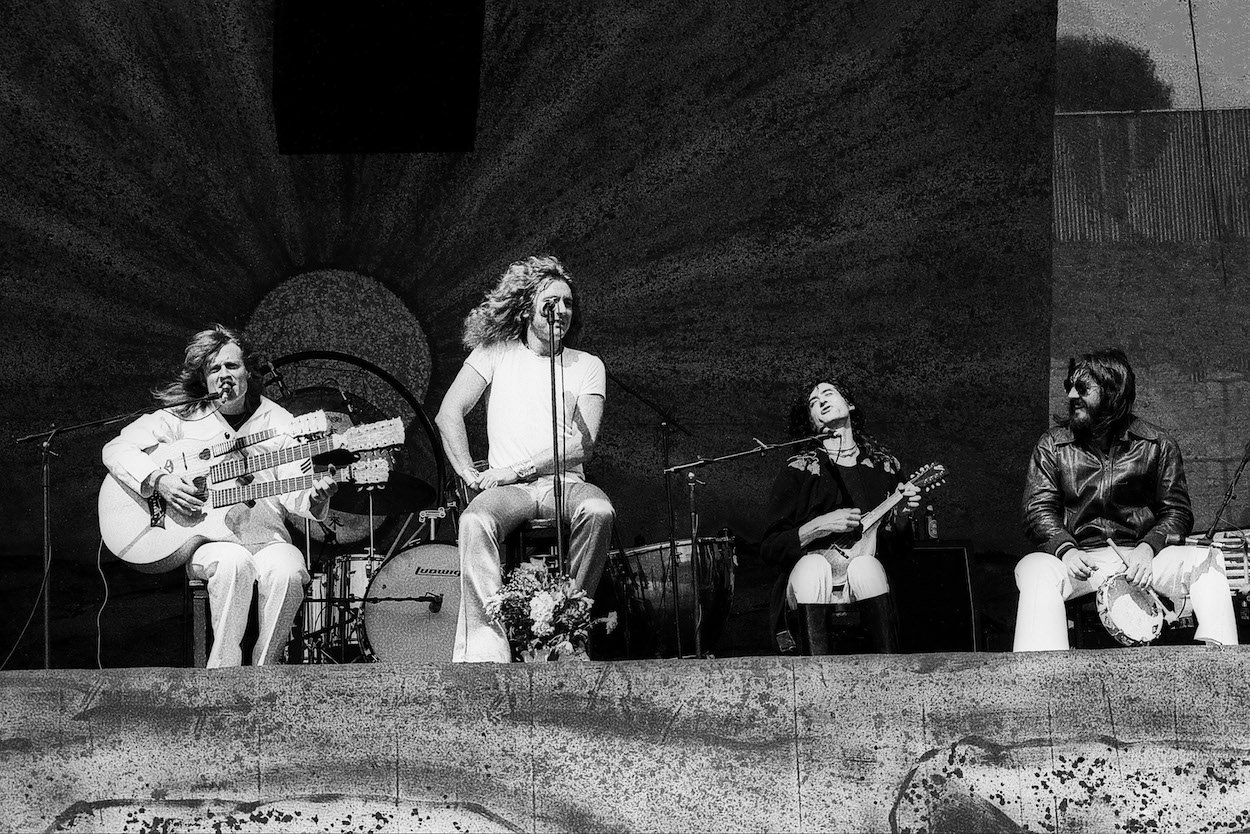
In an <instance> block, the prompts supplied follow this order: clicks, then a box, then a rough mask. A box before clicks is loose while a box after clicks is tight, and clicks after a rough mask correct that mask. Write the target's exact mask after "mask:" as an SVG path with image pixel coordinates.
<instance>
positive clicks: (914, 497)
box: [895, 482, 920, 520]
mask: <svg viewBox="0 0 1250 834" xmlns="http://www.w3.org/2000/svg"><path fill="white" fill-rule="evenodd" d="M895 491H896V492H900V493H902V494H903V495H906V496H907V500H906V501H904V502H902V503H901V504H899V505H898V509H897V510H896V512H897V513H898V515H899V516H901V517H902V519H903V520H907V519H909V518H911V517H912V516H913V515H915V514H916V510H918V509H920V488H919V487H917V486H916V485H915V484H913V483H908V482H904V483H901V484H899V485H898V489H897V490H895Z"/></svg>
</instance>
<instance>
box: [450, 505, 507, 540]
mask: <svg viewBox="0 0 1250 834" xmlns="http://www.w3.org/2000/svg"><path fill="white" fill-rule="evenodd" d="M457 526H458V528H459V531H460V534H461V535H464V534H466V533H467V534H469V535H474V534H477V535H487V536H490V537H492V538H501V537H502V534H503V531H502V530H501V529H500V525H499V519H497V518H495V517H494V516H493V515H491V514H490V513H488V512H486V511H484V510H480V509H474V508H473V507H472V506H470V507H469V508H468V509H467V510H465V511H464V512H463V513H461V515H460V520H459V522H457Z"/></svg>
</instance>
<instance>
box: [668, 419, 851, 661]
mask: <svg viewBox="0 0 1250 834" xmlns="http://www.w3.org/2000/svg"><path fill="white" fill-rule="evenodd" d="M825 437H828V435H827V434H815V435H812V436H811V437H803V438H800V439H798V440H788V441H786V442H785V443H765V442H764V441H762V440H760V439H759V438H757V437H753V438H751V439H752V440H754V441H755V447H754V448H752V449H747V450H746V451H742V452H732V453H730V454H728V455H721V456H720V457H717V458H699V459H698V460H694V461H691V462H689V463H679V464H677V465H676V466H670V467H668V468H666V469H665V470H664V478H665V483H668V481H669V476H671V475H673V474H675V473H677V472H683V471H684V472H686V481H687V483H688V484H689V487H690V498H689V500H690V566H691V570H692V572H693V579H694V587H695V591H694V622H695V629H694V653H695V657H702V656H703V636H702V635H701V634H700V633H699V632H700V629H701V626H702V623H703V600H702V599H700V598H699V587H700V576H699V539H698V535H699V531H698V524H699V514H698V511H697V509H696V506H695V495H694V493H695V485H696V484H704V485H705V486H706V483H705V482H704V481H700V480H699V479H698V478H696V477H695V475H694V472H693V471H692V470H694V469H697V468H698V467H700V466H708V465H709V464H713V463H724V462H725V461H729V460H734V459H736V458H740V457H745V456H746V455H757V454H758V455H762V454H764V453H765V452H770V451H772V450H773V449H784V448H786V447H788V446H798V445H800V444H803V443H811V442H813V441H817V440H823V439H824V438H825ZM669 500H670V502H671V500H672V498H671V493H670V498H669ZM669 516H670V518H671V517H672V509H671V503H670V510H669ZM673 552H674V554H676V544H675V543H674V544H673ZM675 560H676V557H675V556H674V561H675ZM675 581H676V580H674V583H675ZM674 605H676V600H674ZM677 653H678V655H679V656H680V655H681V627H680V625H679V626H678V636H677Z"/></svg>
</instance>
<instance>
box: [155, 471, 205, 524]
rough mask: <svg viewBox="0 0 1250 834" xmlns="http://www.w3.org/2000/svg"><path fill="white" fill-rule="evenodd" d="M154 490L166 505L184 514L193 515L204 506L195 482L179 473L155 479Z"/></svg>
mask: <svg viewBox="0 0 1250 834" xmlns="http://www.w3.org/2000/svg"><path fill="white" fill-rule="evenodd" d="M156 492H157V493H158V494H159V495H160V496H161V497H162V498H164V499H165V504H166V505H167V506H170V507H173V508H174V509H176V510H178V511H179V512H180V513H183V514H184V515H195V514H196V513H198V512H199V511H200V509H201V508H203V506H204V499H203V498H202V497H201V496H200V493H199V490H197V489H196V488H195V484H193V483H191V482H190V481H188V480H186V479H185V478H183V477H182V476H181V475H161V476H160V477H159V478H158V479H157V481H156Z"/></svg>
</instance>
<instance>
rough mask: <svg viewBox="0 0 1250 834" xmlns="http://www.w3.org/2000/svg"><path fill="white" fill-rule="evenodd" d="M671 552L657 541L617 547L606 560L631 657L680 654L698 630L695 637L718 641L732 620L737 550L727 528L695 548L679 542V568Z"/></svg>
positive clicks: (706, 641) (707, 642) (709, 642)
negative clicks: (698, 633) (673, 561)
mask: <svg viewBox="0 0 1250 834" xmlns="http://www.w3.org/2000/svg"><path fill="white" fill-rule="evenodd" d="M671 552H672V551H671V550H670V543H669V542H658V543H656V544H649V545H640V546H637V547H632V548H630V549H628V550H623V551H621V550H618V551H617V552H616V553H613V554H612V555H611V556H610V557H609V559H608V564H607V566H606V574H607V575H606V577H605V581H606V580H610V581H611V583H612V585H614V586H615V589H616V592H617V596H618V597H619V599H618V602H619V603H620V604H621V607H622V609H623V610H622V611H621V612H619V613H620V617H621V623H622V634H623V637H624V640H625V652H626V657H627V658H629V659H645V658H666V657H682V656H683V655H682V654H681V652H680V649H679V648H678V643H679V642H680V644H681V645H687V646H688V645H691V644H692V643H694V642H696V641H695V636H696V632H701V634H700V635H699V640H698V641H697V642H699V643H700V644H702V645H708V646H711V645H714V644H715V641H716V639H717V638H718V637H719V636H720V633H721V631H722V629H723V628H724V626H725V624H726V623H727V622H728V621H729V614H730V606H731V604H732V600H733V591H734V567H735V565H736V564H737V555H736V553H735V549H734V542H733V538H732V537H731V536H730V535H728V531H727V530H725V531H722V533H721V535H719V536H717V537H715V538H713V537H704V538H701V539H699V540H698V542H697V544H696V545H695V546H693V547H692V546H691V542H690V540H689V539H683V540H681V541H679V542H677V560H676V564H677V569H676V571H674V570H673V569H672V561H671V560H670V558H669V557H670V553H671ZM696 575H697V576H698V579H697V580H696V579H695V577H696ZM675 589H680V590H675ZM696 614H697V615H698V618H697V619H696Z"/></svg>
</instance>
